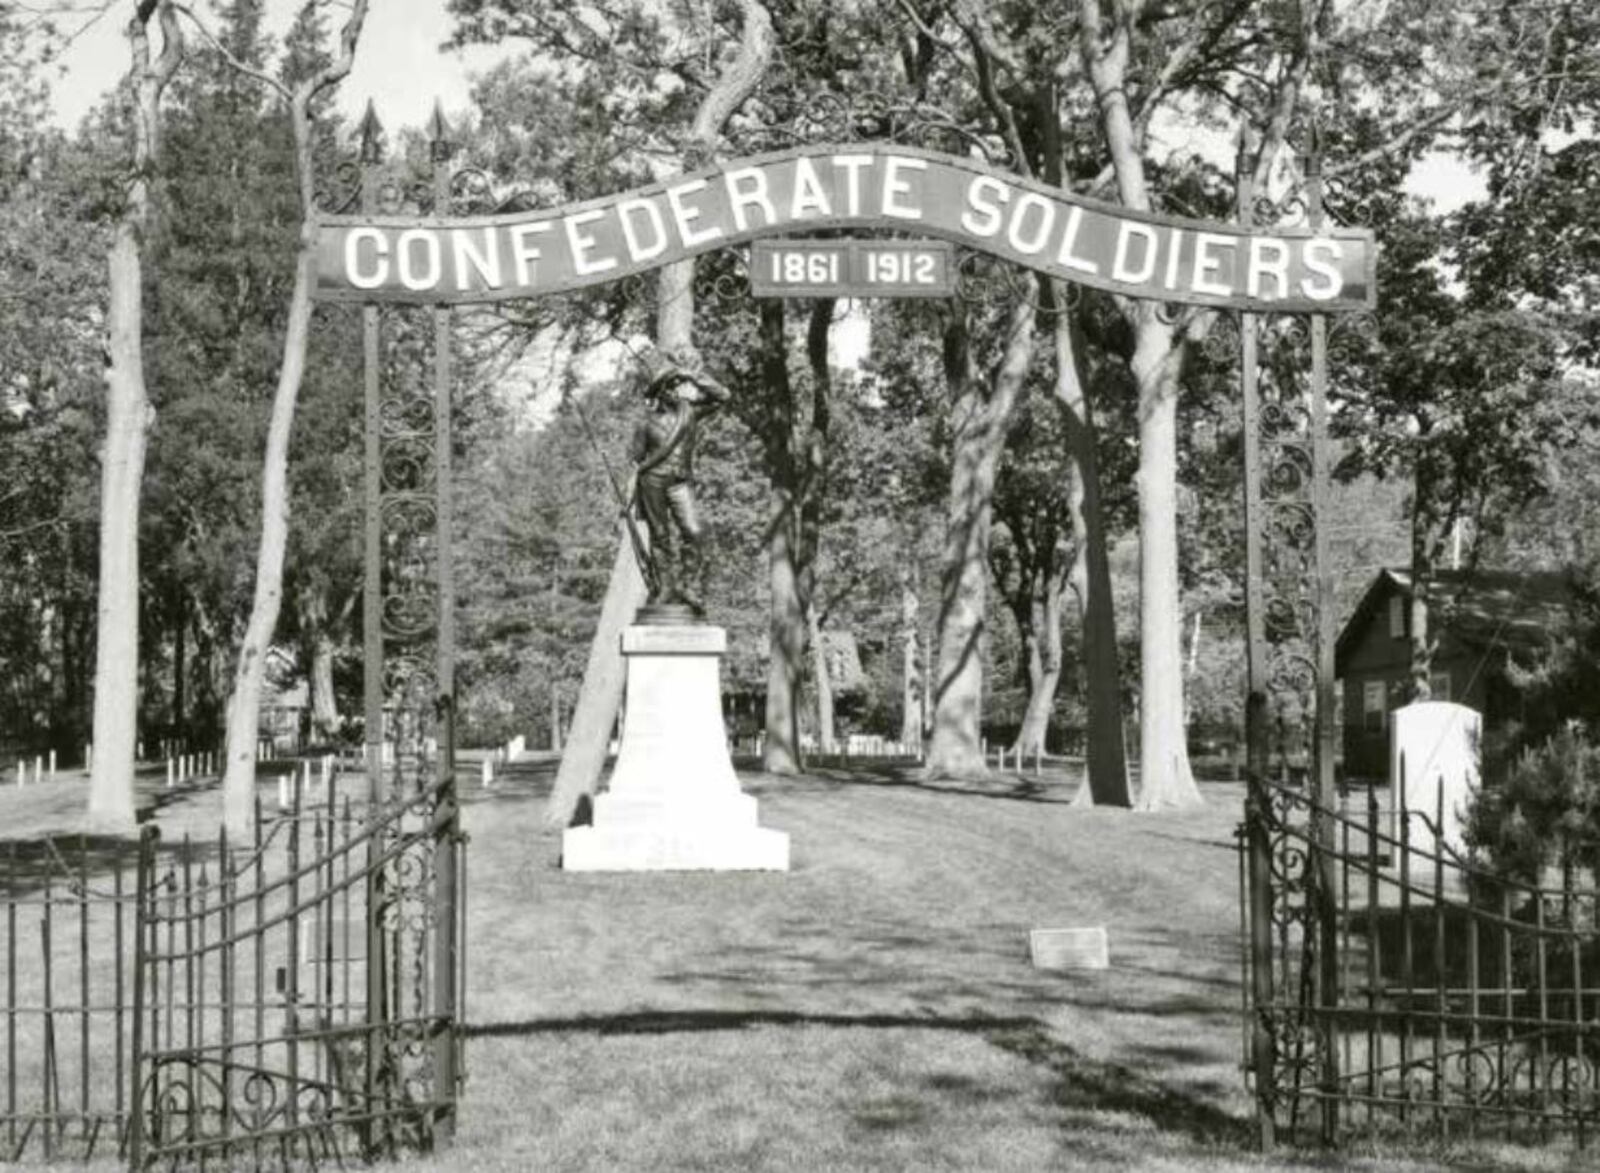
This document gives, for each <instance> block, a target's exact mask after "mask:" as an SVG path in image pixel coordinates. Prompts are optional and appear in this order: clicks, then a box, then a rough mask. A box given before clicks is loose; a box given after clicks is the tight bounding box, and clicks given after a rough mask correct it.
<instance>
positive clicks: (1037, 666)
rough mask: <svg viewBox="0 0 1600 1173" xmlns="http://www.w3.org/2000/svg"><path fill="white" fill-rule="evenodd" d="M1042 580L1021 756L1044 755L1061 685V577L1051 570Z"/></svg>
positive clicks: (1019, 747) (1020, 735)
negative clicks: (1046, 735)
mask: <svg viewBox="0 0 1600 1173" xmlns="http://www.w3.org/2000/svg"><path fill="white" fill-rule="evenodd" d="M1043 577H1044V583H1043V587H1044V591H1043V597H1042V598H1038V597H1036V598H1035V616H1034V622H1033V624H1032V628H1033V631H1032V642H1033V648H1032V655H1031V656H1030V660H1029V664H1028V678H1029V679H1028V707H1027V709H1026V710H1025V711H1024V712H1023V715H1022V728H1021V729H1020V730H1018V732H1017V741H1016V746H1015V748H1016V750H1017V753H1018V754H1019V755H1021V756H1032V755H1035V754H1042V753H1043V752H1044V737H1045V733H1046V732H1048V731H1049V728H1050V714H1051V712H1053V711H1054V709H1055V704H1056V687H1057V685H1059V684H1060V682H1061V596H1062V589H1061V588H1062V583H1061V577H1060V575H1057V574H1054V573H1051V572H1050V571H1048V570H1047V571H1045V572H1044V576H1043Z"/></svg>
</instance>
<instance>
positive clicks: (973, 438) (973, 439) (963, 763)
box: [923, 299, 1034, 778]
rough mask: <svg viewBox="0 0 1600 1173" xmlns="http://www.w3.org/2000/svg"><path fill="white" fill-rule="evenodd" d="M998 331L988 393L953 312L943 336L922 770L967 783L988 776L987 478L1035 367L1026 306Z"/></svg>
mask: <svg viewBox="0 0 1600 1173" xmlns="http://www.w3.org/2000/svg"><path fill="white" fill-rule="evenodd" d="M1005 330H1006V343H1005V352H1004V357H1003V358H1002V360H1001V363H1000V368H999V370H998V371H996V373H995V375H994V379H993V385H992V387H989V388H987V389H986V388H985V386H984V382H983V380H982V378H981V377H980V375H979V373H978V371H977V369H976V364H975V363H974V361H973V357H972V352H971V340H970V338H969V337H968V334H967V325H966V321H965V318H964V317H963V316H962V314H961V312H960V311H957V314H956V316H955V317H954V318H953V319H952V321H951V325H950V327H949V328H948V329H947V330H946V331H945V338H944V368H945V379H946V382H947V384H948V386H949V387H950V389H951V391H952V392H953V394H954V396H955V410H954V412H953V413H952V424H953V426H954V432H955V438H954V454H953V456H954V458H953V460H952V462H951V473H950V497H949V501H948V504H947V506H946V523H945V525H946V528H945V546H944V557H943V566H942V569H941V572H940V577H941V580H942V581H941V584H940V601H939V667H938V675H937V678H936V680H937V682H936V684H935V685H934V702H933V703H934V709H933V737H932V739H931V741H930V743H929V746H928V759H927V762H926V764H925V765H924V767H923V768H924V770H925V772H926V774H927V776H929V777H932V778H946V777H970V776H973V775H982V774H983V773H985V772H986V770H987V767H986V765H985V762H984V755H983V744H982V733H981V724H982V717H983V714H982V700H983V638H984V625H985V604H986V602H987V598H988V582H989V530H990V523H991V519H992V517H993V507H994V478H995V471H996V468H997V467H998V465H999V462H1000V454H1001V452H1002V451H1003V450H1004V448H1005V440H1006V426H1007V424H1008V422H1009V421H1010V419H1011V412H1012V409H1013V407H1015V405H1016V400H1017V393H1018V392H1019V391H1020V389H1021V387H1022V384H1023V380H1024V379H1025V377H1026V375H1027V372H1028V364H1029V362H1030V361H1031V360H1032V358H1033V350H1034V329H1033V307H1032V306H1031V305H1030V304H1028V303H1027V302H1026V301H1024V300H1020V299H1019V300H1018V302H1017V303H1016V305H1014V306H1013V307H1012V309H1011V311H1010V313H1009V314H1008V320H1007V323H1006V327H1005ZM986 390H987V394H985V391H986Z"/></svg>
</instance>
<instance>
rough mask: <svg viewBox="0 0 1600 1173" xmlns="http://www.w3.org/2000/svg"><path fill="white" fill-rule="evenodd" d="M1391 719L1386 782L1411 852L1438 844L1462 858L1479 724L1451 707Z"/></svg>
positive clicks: (1429, 705)
mask: <svg viewBox="0 0 1600 1173" xmlns="http://www.w3.org/2000/svg"><path fill="white" fill-rule="evenodd" d="M1390 716H1391V717H1392V722H1391V724H1390V727H1389V729H1390V732H1389V782H1390V785H1391V786H1392V787H1393V791H1392V793H1394V794H1395V795H1397V796H1398V801H1397V803H1396V806H1397V807H1398V809H1399V810H1400V811H1401V812H1402V817H1404V818H1405V819H1407V820H1408V822H1409V828H1408V829H1409V833H1410V837H1411V838H1410V842H1411V846H1412V847H1413V848H1414V849H1416V850H1417V851H1419V852H1426V853H1433V852H1435V851H1437V848H1438V846H1439V845H1440V844H1443V845H1444V846H1445V847H1446V848H1448V849H1449V850H1450V851H1454V852H1457V853H1460V854H1465V852H1466V842H1465V839H1464V838H1463V835H1462V828H1463V826H1464V824H1465V820H1466V811H1467V807H1468V805H1469V804H1470V802H1471V800H1472V796H1473V795H1474V794H1475V793H1476V792H1477V789H1478V778H1479V773H1478V761H1479V755H1478V747H1479V741H1480V738H1481V737H1482V732H1483V718H1482V717H1481V716H1480V715H1479V714H1478V712H1477V710H1475V709H1469V708H1467V706H1466V705H1458V704H1454V703H1452V702H1450V701H1418V702H1416V703H1415V704H1410V705H1405V706H1404V707H1402V708H1399V709H1396V710H1395V711H1394V712H1393V713H1392V714H1390ZM1441 807H1442V811H1443V818H1442V821H1441V817H1440V812H1441ZM1419 816H1426V817H1425V818H1422V817H1419ZM1435 823H1437V824H1439V825H1438V827H1437V828H1435V827H1434V824H1435ZM1397 830H1398V828H1397ZM1435 831H1437V834H1436V833H1435ZM1413 866H1415V864H1413Z"/></svg>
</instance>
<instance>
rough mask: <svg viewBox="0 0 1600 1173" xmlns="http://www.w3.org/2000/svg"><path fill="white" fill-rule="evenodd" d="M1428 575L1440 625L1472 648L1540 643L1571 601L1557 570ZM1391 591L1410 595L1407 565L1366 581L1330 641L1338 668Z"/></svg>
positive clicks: (1527, 646)
mask: <svg viewBox="0 0 1600 1173" xmlns="http://www.w3.org/2000/svg"><path fill="white" fill-rule="evenodd" d="M1428 581H1429V584H1430V589H1429V592H1428V593H1429V596H1430V598H1431V600H1432V610H1433V613H1434V614H1435V615H1436V616H1437V622H1438V624H1439V626H1440V628H1441V630H1445V631H1448V632H1449V633H1450V635H1451V636H1452V637H1453V638H1455V639H1457V640H1459V641H1461V642H1462V643H1464V644H1466V645H1468V646H1470V647H1475V648H1488V647H1491V646H1499V647H1507V648H1512V649H1517V650H1530V649H1536V648H1539V647H1542V646H1544V644H1545V641H1546V637H1547V634H1548V633H1549V632H1550V631H1551V630H1552V629H1553V628H1555V627H1558V626H1561V625H1562V624H1564V623H1565V622H1566V620H1567V618H1568V615H1569V613H1570V610H1571V607H1572V605H1573V601H1574V599H1573V590H1572V579H1571V576H1570V575H1568V574H1567V572H1566V571H1560V570H1535V571H1525V570H1438V571H1435V572H1434V573H1433V574H1432V575H1431V576H1430V577H1429V580H1428ZM1394 594H1399V595H1400V596H1401V597H1403V598H1405V599H1410V598H1411V596H1412V579H1411V572H1410V570H1407V569H1404V568H1402V567H1398V566H1390V567H1385V568H1384V569H1383V570H1380V571H1379V572H1378V574H1377V577H1375V578H1374V579H1373V580H1372V585H1371V586H1369V587H1367V590H1366V593H1365V594H1363V595H1362V596H1361V601H1360V602H1359V603H1357V604H1356V609H1355V611H1354V612H1353V613H1352V614H1351V616H1350V618H1349V620H1347V621H1346V623H1345V625H1344V627H1343V628H1342V629H1341V630H1340V632H1339V639H1338V642H1337V643H1336V644H1335V645H1334V662H1335V670H1336V671H1337V672H1338V673H1340V674H1341V675H1342V674H1343V671H1344V662H1345V658H1346V657H1347V656H1348V655H1349V654H1350V653H1351V652H1352V651H1354V649H1355V646H1356V644H1357V642H1358V641H1359V640H1360V638H1361V635H1362V633H1363V632H1365V631H1366V630H1367V627H1368V626H1369V625H1370V624H1371V623H1372V622H1374V621H1375V620H1376V618H1377V617H1378V615H1380V614H1381V609H1382V608H1383V607H1384V606H1385V605H1386V602H1387V600H1388V599H1389V597H1390V596H1391V595H1394Z"/></svg>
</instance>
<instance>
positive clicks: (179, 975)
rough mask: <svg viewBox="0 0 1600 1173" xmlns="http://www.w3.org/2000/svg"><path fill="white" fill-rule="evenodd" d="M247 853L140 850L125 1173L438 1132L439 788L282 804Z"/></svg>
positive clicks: (445, 1078) (443, 1125) (311, 1159)
mask: <svg viewBox="0 0 1600 1173" xmlns="http://www.w3.org/2000/svg"><path fill="white" fill-rule="evenodd" d="M257 828H258V830H257V833H256V836H255V839H254V841H253V842H252V843H251V844H249V845H248V847H246V848H240V847H238V846H236V845H234V844H231V843H229V842H228V840H227V838H226V837H225V836H219V838H218V839H217V840H216V841H215V842H214V843H201V842H190V841H187V840H186V841H185V842H184V844H183V846H182V849H181V850H180V851H178V852H177V853H167V854H165V855H163V856H162V857H161V864H160V866H159V867H158V864H157V854H156V846H157V840H158V838H159V832H158V831H157V830H156V829H155V828H150V829H149V830H147V831H146V832H145V834H144V837H143V840H142V843H141V853H140V863H139V877H138V889H137V902H138V903H137V908H138V916H137V927H136V930H135V932H136V935H135V961H134V988H133V1006H134V1009H133V1045H132V1051H133V1073H132V1074H133V1087H134V1089H135V1092H134V1096H133V1104H134V1110H133V1112H132V1118H131V1122H130V1138H129V1144H128V1153H129V1164H130V1168H133V1169H141V1168H145V1167H149V1166H152V1165H157V1164H161V1165H167V1166H172V1167H176V1166H186V1165H192V1164H198V1165H200V1166H202V1167H204V1166H205V1165H206V1164H208V1163H211V1162H213V1161H215V1162H216V1163H218V1164H219V1165H221V1166H223V1167H233V1166H234V1165H238V1164H246V1165H253V1166H254V1167H257V1168H259V1167H262V1166H264V1165H279V1166H284V1167H288V1166H291V1165H293V1166H301V1165H307V1164H309V1165H315V1164H317V1163H319V1162H321V1161H324V1160H329V1161H341V1160H342V1159H343V1158H345V1157H347V1156H363V1157H364V1156H372V1155H378V1154H382V1153H386V1152H391V1151H394V1150H396V1149H399V1148H410V1149H426V1148H429V1147H431V1146H432V1145H433V1144H434V1143H435V1141H436V1140H439V1139H442V1138H444V1137H447V1136H448V1135H449V1133H450V1131H451V1129H452V1127H453V1121H454V1115H455V1101H456V1093H457V1082H458V1073H459V1071H460V1066H459V1064H458V1063H457V1061H456V1060H457V1056H456V1049H457V1047H458V1045H459V1043H458V1036H457V1033H456V1022H457V1019H458V1016H459V1013H460V1006H459V1005H458V1000H457V991H458V990H459V989H460V981H459V978H460V974H459V967H460V965H461V957H460V955H459V953H458V952H457V950H456V948H455V942H456V940H457V936H458V932H459V928H460V924H459V921H460V917H461V905H460V904H459V903H458V902H456V901H455V900H454V899H453V894H454V893H455V892H457V891H459V889H460V885H461V881H462V880H463V879H464V875H463V874H462V869H463V867H464V861H465V853H464V852H463V851H461V850H459V843H458V840H459V838H460V831H459V826H458V818H457V811H456V806H455V801H454V795H453V794H452V786H451V785H450V784H449V783H444V784H438V785H434V786H430V787H428V788H426V789H424V790H422V791H421V792H419V793H414V794H412V795H410V796H407V797H403V798H396V799H393V800H391V801H388V802H386V803H384V804H382V805H380V806H374V807H368V808H366V809H365V810H357V809H356V808H355V807H354V806H353V805H352V804H351V803H350V802H349V801H348V800H347V801H345V802H344V803H342V804H340V803H338V802H337V801H336V800H335V799H334V798H333V797H332V794H331V791H330V795H329V797H328V798H327V799H326V801H325V802H319V803H316V804H308V803H306V802H305V801H304V796H303V795H302V794H301V793H300V792H299V788H298V786H297V788H296V795H295V799H294V802H293V805H292V807H291V809H290V810H289V811H287V812H286V813H285V814H284V815H282V816H281V817H279V818H277V819H274V820H270V821H266V822H262V821H258V822H257Z"/></svg>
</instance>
